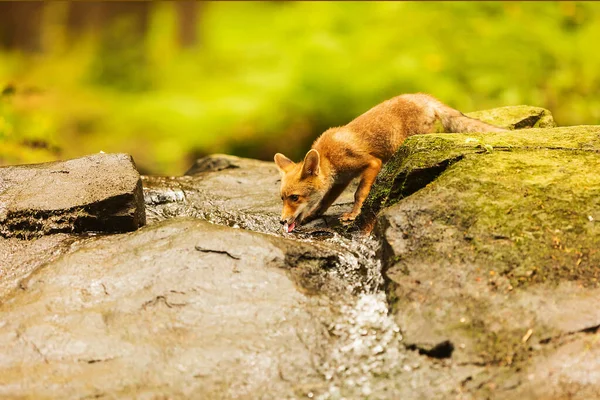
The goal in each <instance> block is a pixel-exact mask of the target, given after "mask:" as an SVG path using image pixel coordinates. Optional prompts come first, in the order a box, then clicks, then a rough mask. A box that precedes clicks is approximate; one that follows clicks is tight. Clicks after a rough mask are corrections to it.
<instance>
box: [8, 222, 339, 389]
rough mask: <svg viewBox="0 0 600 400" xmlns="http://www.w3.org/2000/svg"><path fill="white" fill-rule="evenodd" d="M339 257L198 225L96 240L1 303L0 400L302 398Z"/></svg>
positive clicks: (163, 226)
mask: <svg viewBox="0 0 600 400" xmlns="http://www.w3.org/2000/svg"><path fill="white" fill-rule="evenodd" d="M338 258H339V256H338V255H337V253H336V252H333V251H331V250H328V249H327V248H326V247H324V246H320V245H319V244H312V245H309V244H304V243H300V242H295V241H291V240H286V239H281V238H277V237H275V236H269V235H263V234H257V233H253V232H249V231H244V230H239V229H233V228H229V227H223V226H218V225H213V224H210V223H207V222H204V221H199V220H181V219H178V220H170V221H164V222H161V223H157V224H155V225H152V226H148V227H145V228H143V229H140V230H138V231H137V232H134V233H130V234H123V235H113V236H106V237H97V238H95V239H94V240H93V241H90V242H89V243H87V244H82V245H81V246H80V247H79V248H78V249H76V250H74V251H71V252H70V253H69V254H67V255H64V256H63V257H61V258H59V259H58V260H55V261H54V262H52V263H51V264H49V265H47V266H46V267H44V268H41V269H38V270H37V271H36V272H35V273H33V274H32V275H31V276H30V277H29V278H27V279H25V280H24V281H23V282H21V285H20V288H19V289H18V290H17V291H15V292H13V293H12V294H11V296H10V297H9V298H7V299H6V300H5V301H4V302H3V303H2V304H1V305H0V313H1V314H2V321H1V322H0V353H1V354H2V357H1V359H0V372H1V373H0V397H2V398H21V397H29V398H57V399H64V398H85V397H89V398H92V397H109V398H123V397H136V398H139V397H144V396H148V397H150V398H155V397H157V396H159V397H168V398H248V399H250V398H256V395H257V393H260V397H261V398H277V399H281V398H294V397H297V396H299V393H304V391H305V390H306V388H307V387H308V388H310V387H311V385H313V381H314V382H316V384H321V385H322V380H323V378H322V376H321V375H320V374H319V373H318V372H317V366H316V365H315V362H316V361H317V360H318V358H319V351H323V344H324V343H326V342H327V341H328V340H329V339H328V334H327V332H326V330H325V329H324V327H323V326H322V325H321V322H320V318H321V317H323V313H324V312H327V308H326V307H325V308H323V307H318V303H319V302H320V301H326V299H323V298H321V297H320V296H307V295H305V294H304V293H317V292H321V291H323V288H322V287H321V286H322V285H327V282H326V281H324V280H323V279H322V278H320V276H322V274H323V273H325V272H326V271H327V270H328V269H331V268H334V267H335V266H336V262H337V260H338ZM324 310H325V311H324Z"/></svg>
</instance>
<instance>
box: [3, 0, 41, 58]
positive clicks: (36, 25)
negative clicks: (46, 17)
mask: <svg viewBox="0 0 600 400" xmlns="http://www.w3.org/2000/svg"><path fill="white" fill-rule="evenodd" d="M44 7H45V4H44V2H42V1H26V2H19V1H9V2H0V46H1V47H3V48H5V49H9V50H20V51H25V52H36V51H41V50H42V42H41V39H42V16H43V12H44Z"/></svg>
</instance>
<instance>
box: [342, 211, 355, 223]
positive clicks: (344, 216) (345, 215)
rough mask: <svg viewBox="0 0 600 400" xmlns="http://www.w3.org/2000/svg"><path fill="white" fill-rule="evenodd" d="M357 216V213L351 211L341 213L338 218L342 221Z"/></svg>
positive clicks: (353, 218) (349, 220)
mask: <svg viewBox="0 0 600 400" xmlns="http://www.w3.org/2000/svg"><path fill="white" fill-rule="evenodd" d="M357 216H358V213H353V212H349V213H343V214H342V217H341V218H340V220H341V221H342V222H351V221H354V220H355V219H356V217H357Z"/></svg>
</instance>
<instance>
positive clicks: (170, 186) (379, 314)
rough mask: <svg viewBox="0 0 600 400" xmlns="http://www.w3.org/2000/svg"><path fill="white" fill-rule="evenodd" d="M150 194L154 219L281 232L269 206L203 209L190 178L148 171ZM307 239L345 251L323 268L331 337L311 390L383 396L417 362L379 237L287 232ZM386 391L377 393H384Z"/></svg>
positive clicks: (325, 322) (323, 315)
mask: <svg viewBox="0 0 600 400" xmlns="http://www.w3.org/2000/svg"><path fill="white" fill-rule="evenodd" d="M144 194H145V200H146V213H147V216H148V223H153V222H156V221H160V220H164V219H168V218H174V217H184V216H185V217H193V218H201V219H205V220H207V221H209V222H212V223H215V224H220V225H227V226H230V227H233V228H240V229H248V230H252V231H256V232H261V233H265V234H269V235H277V236H281V235H282V233H280V232H279V229H278V228H279V226H278V224H277V221H276V217H274V218H275V219H274V218H266V217H265V215H264V213H262V214H261V213H253V212H252V210H248V211H247V212H236V213H233V212H226V211H223V209H219V204H218V200H215V201H213V202H210V201H208V203H209V204H212V205H214V208H210V207H209V209H207V207H206V202H207V200H206V199H203V200H204V201H203V209H202V210H201V209H198V208H197V207H196V206H195V205H194V204H198V203H196V202H194V199H197V198H198V196H202V193H200V192H199V191H198V190H197V189H196V188H195V187H194V182H193V179H192V178H190V177H178V178H158V177H144ZM285 236H286V237H287V238H290V239H293V240H299V241H303V242H309V243H310V242H315V241H319V242H326V243H327V244H328V245H330V246H332V247H334V248H335V249H336V250H337V252H338V254H339V257H338V259H339V265H337V267H336V268H332V269H329V270H327V271H324V272H323V273H324V274H326V279H327V281H328V285H327V290H328V293H324V295H325V296H326V297H327V299H328V301H327V303H326V305H324V304H323V302H319V301H315V302H314V303H312V304H314V307H315V308H327V311H326V312H325V311H324V310H323V312H321V310H318V309H317V310H313V312H312V313H311V314H313V315H314V318H317V319H320V321H319V323H320V324H321V325H322V326H324V327H326V331H327V335H328V337H329V340H327V344H326V346H325V351H322V352H320V356H319V360H318V362H317V363H316V366H315V368H316V370H317V371H316V372H317V373H318V374H319V375H320V376H321V377H322V380H323V382H324V384H322V385H319V387H318V388H316V389H315V390H314V391H313V390H309V391H307V392H306V393H304V395H306V396H307V397H308V398H315V399H322V400H325V399H345V398H357V397H359V398H360V397H367V396H369V397H371V398H382V397H381V394H383V393H384V392H385V390H386V388H385V386H386V385H387V382H389V381H388V380H386V379H382V377H387V376H393V375H396V374H397V373H398V372H399V371H402V370H406V368H411V367H410V366H409V365H408V364H407V355H406V350H405V349H404V347H403V346H402V345H401V341H402V335H401V332H400V328H399V327H398V326H397V325H396V323H395V321H394V319H393V318H392V317H391V316H390V315H389V310H388V305H387V301H386V295H385V292H384V287H383V284H384V281H383V278H382V272H381V268H382V265H381V260H380V259H379V258H378V256H377V254H378V250H379V249H378V246H379V243H378V242H377V241H376V240H374V239H373V238H368V237H361V236H356V237H352V238H348V237H343V236H341V235H339V234H334V235H333V237H330V238H325V239H323V238H319V239H316V238H311V237H310V236H308V237H307V236H306V235H293V234H292V235H285ZM378 393H379V394H380V396H378V395H377V394H378Z"/></svg>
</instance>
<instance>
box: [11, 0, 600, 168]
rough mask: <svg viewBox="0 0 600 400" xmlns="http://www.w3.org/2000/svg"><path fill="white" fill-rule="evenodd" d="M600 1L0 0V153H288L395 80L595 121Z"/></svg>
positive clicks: (163, 159) (146, 163)
mask: <svg viewBox="0 0 600 400" xmlns="http://www.w3.org/2000/svg"><path fill="white" fill-rule="evenodd" d="M599 44H600V3H595V2H582V3H578V2H513V1H507V2H348V3H345V2H275V1H271V2H189V1H185V2H133V3H128V2H93V1H86V2H73V3H70V2H49V3H41V2H39V3H38V2H20V3H17V2H15V3H11V2H0V90H1V91H2V95H1V97H0V164H16V163H30V162H41V161H48V160H55V159H61V158H70V157H77V156H80V155H84V154H89V153H96V152H98V151H105V152H127V153H130V154H132V155H133V156H134V158H135V160H136V162H137V164H138V167H139V168H140V170H141V171H142V172H143V173H152V174H172V175H179V174H182V173H183V172H185V170H186V169H187V168H188V167H189V166H190V165H191V164H192V162H193V160H194V159H196V158H197V157H200V156H203V155H206V154H209V153H214V152H223V153H230V154H236V155H240V156H247V157H254V158H260V159H265V160H271V159H272V156H273V154H274V153H275V152H276V151H280V152H283V153H285V154H286V155H288V156H291V157H292V158H295V159H299V158H301V157H302V155H303V154H304V153H305V152H306V150H307V149H308V147H309V146H310V143H311V142H312V140H314V138H316V137H317V136H318V135H319V134H320V133H321V132H322V131H323V130H325V129H326V128H328V127H331V126H338V125H343V124H345V123H347V122H349V121H350V120H351V119H353V118H354V117H356V116H358V115H359V114H361V113H362V112H364V111H366V110H367V109H369V108H370V107H372V106H373V105H375V104H377V103H379V102H381V101H383V100H385V99H387V98H390V97H393V96H395V95H397V94H401V93H410V92H427V93H431V94H433V95H435V96H436V97H438V98H439V99H440V100H442V101H444V102H446V103H448V104H450V105H451V106H453V107H455V108H459V109H460V110H461V111H464V112H468V111H474V110H480V109H486V108H492V107H498V106H505V105H517V104H530V105H536V106H541V107H546V108H549V109H550V110H551V111H552V112H553V113H554V115H555V119H556V120H557V122H558V124H559V125H575V124H599V123H600V97H599V96H598V93H599V90H600V52H599V51H598V50H597V49H598V45H599Z"/></svg>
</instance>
